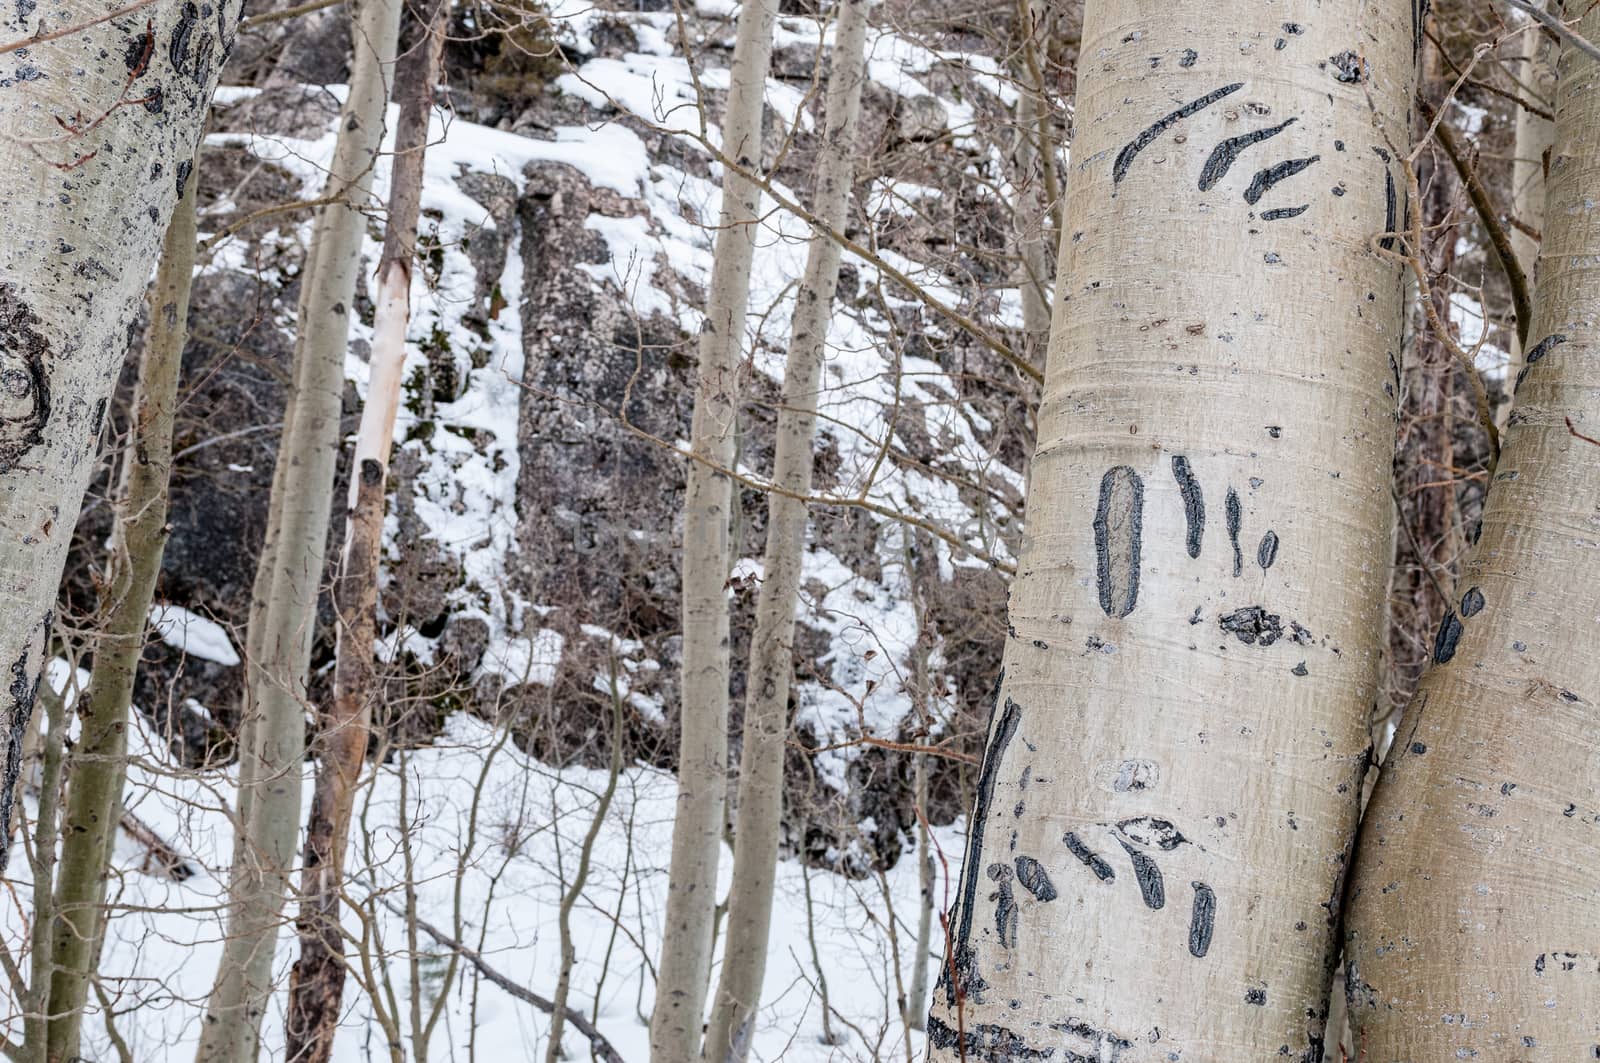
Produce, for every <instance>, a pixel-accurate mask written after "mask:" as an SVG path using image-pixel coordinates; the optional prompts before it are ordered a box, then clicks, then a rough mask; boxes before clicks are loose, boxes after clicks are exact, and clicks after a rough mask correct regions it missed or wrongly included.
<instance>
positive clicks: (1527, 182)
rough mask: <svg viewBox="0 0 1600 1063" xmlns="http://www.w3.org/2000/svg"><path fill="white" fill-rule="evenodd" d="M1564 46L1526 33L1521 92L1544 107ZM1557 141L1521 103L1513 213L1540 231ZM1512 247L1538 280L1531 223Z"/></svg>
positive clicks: (1518, 348)
mask: <svg viewBox="0 0 1600 1063" xmlns="http://www.w3.org/2000/svg"><path fill="white" fill-rule="evenodd" d="M1558 51H1559V49H1558V47H1557V45H1556V42H1555V41H1554V40H1552V39H1551V35H1550V34H1548V33H1546V32H1544V31H1543V30H1542V29H1539V28H1537V27H1534V28H1531V29H1527V30H1524V31H1523V34H1522V62H1521V64H1520V65H1518V66H1517V67H1516V68H1515V69H1516V73H1517V94H1518V95H1519V96H1526V97H1528V98H1529V101H1530V102H1532V103H1535V104H1537V105H1539V106H1541V107H1550V108H1553V107H1554V106H1555V95H1556V93H1555V89H1556V53H1557V52H1558ZM1554 141H1555V123H1553V122H1551V121H1550V120H1549V119H1548V118H1545V117H1543V116H1542V115H1538V114H1535V113H1533V112H1532V111H1530V110H1528V109H1527V108H1526V107H1518V108H1517V126H1516V140H1515V148H1514V149H1513V151H1512V156H1511V214H1512V217H1513V218H1514V219H1515V220H1516V221H1517V222H1519V223H1521V225H1523V226H1526V227H1527V228H1528V229H1532V230H1534V232H1540V231H1542V230H1543V228H1544V196H1545V192H1544V168H1545V165H1546V157H1547V156H1548V155H1549V152H1550V147H1551V144H1552V143H1554ZM1511 248H1512V250H1513V251H1514V252H1515V253H1516V256H1517V261H1518V262H1519V263H1521V265H1522V272H1523V273H1524V274H1525V275H1526V276H1527V277H1528V280H1529V281H1530V282H1532V281H1534V280H1535V279H1536V278H1535V270H1536V268H1537V267H1538V264H1539V241H1538V239H1536V238H1535V237H1534V236H1533V235H1532V234H1531V233H1529V232H1527V231H1526V230H1525V229H1523V228H1520V227H1518V226H1517V225H1513V226H1512V227H1511ZM1511 348H1512V350H1511V366H1510V369H1509V375H1510V379H1512V380H1515V379H1516V375H1517V373H1518V372H1520V371H1521V369H1522V366H1523V364H1524V363H1523V357H1522V344H1520V343H1518V342H1517V341H1516V340H1515V339H1513V340H1512V344H1511ZM1498 412H1499V417H1498V418H1497V420H1498V422H1499V425H1500V428H1501V429H1502V430H1504V429H1505V421H1506V417H1507V415H1508V414H1509V413H1510V412H1511V401H1510V399H1509V398H1508V399H1507V400H1506V402H1505V403H1504V404H1503V405H1502V406H1501V409H1500V410H1499V411H1498Z"/></svg>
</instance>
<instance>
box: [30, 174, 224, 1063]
mask: <svg viewBox="0 0 1600 1063" xmlns="http://www.w3.org/2000/svg"><path fill="white" fill-rule="evenodd" d="M197 160H198V156H197ZM199 183H200V179H199V177H198V175H196V174H194V173H193V172H191V174H190V179H189V181H188V182H187V184H186V186H185V188H184V191H183V197H182V198H181V199H180V200H179V201H178V206H177V209H176V210H174V212H173V215H172V223H171V224H170V225H169V226H168V227H167V235H166V239H165V241H164V242H163V244H162V248H161V260H160V266H159V267H158V268H157V271H156V282H155V286H154V288H152V289H151V292H150V324H149V327H148V328H147V329H146V332H145V341H144V350H143V352H142V354H141V357H140V360H139V379H138V383H137V384H136V386H135V389H134V400H133V411H134V416H133V429H132V434H131V438H130V440H129V444H128V448H127V451H126V452H125V454H124V456H123V459H122V482H121V485H120V490H119V491H118V495H119V497H118V499H117V512H116V522H115V524H114V526H113V528H112V533H111V549H110V551H109V553H110V556H109V558H108V559H107V566H106V567H107V579H106V582H107V584H108V585H109V594H108V595H107V599H106V601H107V609H106V616H105V622H104V626H103V627H102V629H101V630H100V632H99V633H98V635H97V637H96V641H95V648H94V670H93V673H92V676H91V678H90V680H89V689H88V690H87V691H86V692H85V693H84V695H83V697H82V699H81V701H80V705H79V708H78V719H79V721H80V732H79V737H78V742H77V744H76V745H74V746H73V749H72V753H71V756H70V760H69V765H70V766H69V768H68V775H67V802H66V814H65V817H64V819H63V822H62V840H61V860H60V862H59V864H58V865H57V868H56V881H55V904H54V916H55V926H54V930H53V933H54V936H55V945H54V947H53V949H52V950H51V962H52V966H53V968H54V972H53V974H51V975H48V976H47V977H49V979H50V983H51V984H50V1024H49V1058H50V1059H51V1060H67V1059H73V1058H75V1057H76V1056H77V1054H78V1035H79V1031H80V1029H81V1027H82V1024H83V1008H84V1004H85V1002H86V1001H87V999H88V993H89V980H90V978H91V977H92V976H93V974H94V965H95V961H96V953H97V951H98V948H97V946H98V943H99V940H100V933H101V927H102V923H103V919H104V916H103V914H102V908H101V906H102V901H103V897H104V886H103V883H104V881H105V877H106V873H107V870H108V867H109V863H110V859H111V854H112V846H113V844H114V842H115V839H116V832H117V823H118V821H119V819H120V816H119V813H120V811H121V805H122V785H123V781H124V779H125V778H126V777H127V760H126V758H127V748H128V741H127V727H128V711H129V706H130V704H131V702H132V700H133V682H134V674H135V672H136V671H137V669H138V665H139V657H140V655H141V653H142V652H143V650H144V641H145V622H146V619H147V618H148V617H149V615H150V602H151V599H152V598H153V597H154V594H155V588H156V580H157V578H158V577H159V576H160V574H161V555H162V551H163V550H164V549H165V547H166V543H167V486H168V480H169V477H170V474H171V470H172V420H173V414H174V412H175V410H176V408H177V401H178V372H179V369H180V368H181V366H182V365H183V347H184V342H185V340H186V339H187V338H188V335H189V330H188V319H189V292H190V288H191V287H192V281H193V279H194V259H195V217H194V203H195V189H196V187H197V186H198V185H199ZM41 974H42V972H41ZM36 977H37V976H36Z"/></svg>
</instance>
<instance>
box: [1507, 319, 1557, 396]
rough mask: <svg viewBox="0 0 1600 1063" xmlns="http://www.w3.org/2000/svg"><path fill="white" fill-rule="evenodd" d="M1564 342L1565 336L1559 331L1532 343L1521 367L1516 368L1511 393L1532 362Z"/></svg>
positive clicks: (1519, 383)
mask: <svg viewBox="0 0 1600 1063" xmlns="http://www.w3.org/2000/svg"><path fill="white" fill-rule="evenodd" d="M1566 342H1567V337H1566V336H1564V335H1562V334H1561V333H1559V332H1556V333H1553V334H1551V335H1549V336H1546V337H1545V338H1544V339H1542V340H1540V341H1539V342H1538V343H1536V344H1534V345H1533V350H1531V351H1529V352H1528V357H1527V358H1525V359H1523V363H1524V364H1523V366H1522V368H1521V369H1519V370H1517V382H1516V383H1515V384H1513V385H1512V387H1511V391H1512V394H1515V393H1516V390H1517V388H1520V387H1521V386H1522V381H1523V378H1524V377H1526V376H1527V375H1528V370H1530V369H1532V368H1533V363H1535V362H1537V361H1539V359H1541V358H1543V357H1544V356H1545V355H1547V354H1549V353H1550V352H1551V351H1553V350H1555V349H1556V348H1557V347H1559V346H1561V345H1562V344H1563V343H1566Z"/></svg>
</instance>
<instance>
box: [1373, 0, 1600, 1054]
mask: <svg viewBox="0 0 1600 1063" xmlns="http://www.w3.org/2000/svg"><path fill="white" fill-rule="evenodd" d="M1570 13H1571V14H1574V15H1576V14H1582V16H1583V17H1582V19H1581V20H1580V21H1579V22H1578V24H1577V26H1576V29H1577V31H1578V32H1579V33H1580V34H1582V35H1583V36H1585V37H1587V38H1589V39H1590V40H1593V39H1595V36H1596V35H1597V34H1600V10H1596V9H1594V8H1591V7H1582V8H1579V9H1578V10H1575V11H1571V12H1570ZM1560 75H1561V76H1560V87H1559V89H1558V92H1557V106H1556V122H1555V141H1554V146H1553V149H1552V151H1551V153H1550V170H1549V177H1548V185H1547V192H1548V200H1547V202H1546V207H1545V211H1544V228H1543V234H1542V236H1543V239H1542V249H1541V253H1540V262H1539V275H1538V284H1537V290H1536V294H1535V300H1534V302H1535V308H1534V326H1535V327H1534V328H1533V330H1532V331H1531V332H1530V336H1532V337H1534V338H1535V342H1534V343H1533V345H1532V346H1531V347H1530V349H1529V351H1528V358H1527V364H1526V366H1525V367H1524V369H1523V371H1522V372H1521V373H1520V374H1519V376H1520V380H1519V381H1518V386H1517V388H1516V406H1515V408H1514V409H1513V410H1512V413H1511V417H1510V420H1509V424H1508V426H1507V428H1506V432H1505V435H1504V437H1503V441H1504V449H1503V450H1502V451H1501V454H1500V460H1499V462H1498V465H1497V466H1496V472H1495V475H1494V481H1493V484H1492V485H1491V487H1490V490H1489V496H1488V499H1487V501H1486V504H1485V509H1484V514H1483V532H1482V536H1481V538H1480V539H1479V541H1478V543H1477V545H1476V547H1475V548H1474V550H1473V552H1472V554H1471V556H1470V557H1469V559H1468V561H1467V562H1466V565H1465V566H1464V568H1463V571H1462V574H1461V577H1460V580H1459V583H1458V586H1457V589H1456V599H1455V601H1454V602H1453V603H1452V606H1453V608H1452V609H1451V611H1450V612H1449V613H1448V614H1447V615H1446V616H1445V618H1444V622H1443V623H1442V624H1441V625H1440V628H1439V632H1438V636H1437V638H1436V640H1435V643H1434V665H1433V667H1431V668H1430V670H1429V672H1428V674H1427V675H1426V676H1425V677H1424V679H1423V681H1422V684H1421V686H1420V688H1419V689H1418V691H1417V695H1416V697H1415V699H1413V701H1412V703H1411V705H1410V707H1409V708H1408V709H1407V711H1406V715H1405V717H1404V719H1403V720H1402V721H1401V724H1400V729H1399V731H1398V733H1397V734H1396V737H1395V742H1394V745H1393V747H1392V750H1391V752H1390V755H1389V757H1388V758H1387V759H1386V760H1385V762H1384V765H1383V773H1382V775H1381V776H1380V777H1379V780H1378V786H1377V789H1376V791H1375V793H1374V795H1373V798H1372V802H1371V805H1370V807H1369V808H1368V812H1367V817H1366V820H1365V823H1364V826H1363V828H1362V838H1361V844H1360V847H1359V852H1358V866H1357V869H1356V872H1355V875H1354V878H1353V880H1352V889H1351V893H1350V904H1351V911H1350V924H1349V933H1348V936H1347V939H1346V942H1345V951H1346V956H1347V968H1346V983H1347V988H1348V992H1349V1000H1350V1017H1351V1022H1352V1024H1353V1025H1354V1027H1355V1030H1356V1044H1357V1045H1358V1046H1360V1047H1361V1048H1362V1049H1363V1050H1364V1051H1365V1053H1366V1058H1370V1059H1373V1060H1384V1061H1388V1060H1419V1061H1421V1060H1435V1059H1480V1060H1519V1061H1532V1060H1569V1059H1587V1058H1591V1057H1592V1056H1593V1055H1594V1053H1595V1052H1596V1051H1597V1048H1596V1046H1597V1045H1600V1026H1597V1025H1596V1023H1597V1021H1600V1020H1597V1016H1600V978H1597V969H1600V913H1597V912H1596V909H1595V905H1594V888H1593V876H1594V870H1595V869H1596V868H1597V867H1600V840H1597V838H1596V835H1595V824H1596V823H1597V822H1600V802H1597V801H1596V798H1595V794H1594V784H1595V780H1596V778H1600V745H1597V743H1596V741H1595V738H1594V734H1593V722H1594V719H1593V714H1594V706H1595V705H1596V704H1597V703H1600V659H1597V658H1596V656H1595V646H1596V645H1597V636H1600V575H1597V572H1600V569H1597V566H1596V562H1597V560H1600V558H1597V551H1600V547H1597V545H1596V539H1597V531H1600V501H1597V500H1600V443H1597V442H1596V440H1597V439H1600V333H1597V330H1596V324H1595V316H1594V308H1595V306H1596V305H1597V302H1600V276H1597V275H1596V272H1595V269H1594V263H1595V262H1596V261H1600V210H1597V209H1596V201H1597V200H1600V65H1597V64H1596V63H1595V61H1594V60H1593V59H1591V58H1590V57H1588V56H1586V55H1584V54H1583V53H1582V52H1581V51H1579V50H1578V49H1576V48H1569V49H1564V50H1563V52H1562V55H1561V59H1560Z"/></svg>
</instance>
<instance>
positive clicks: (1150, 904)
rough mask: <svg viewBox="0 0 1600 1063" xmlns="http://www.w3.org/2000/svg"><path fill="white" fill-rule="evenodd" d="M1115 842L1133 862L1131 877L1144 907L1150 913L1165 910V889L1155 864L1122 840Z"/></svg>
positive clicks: (1159, 871)
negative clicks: (1137, 888)
mask: <svg viewBox="0 0 1600 1063" xmlns="http://www.w3.org/2000/svg"><path fill="white" fill-rule="evenodd" d="M1117 841H1118V842H1119V843H1120V844H1121V845H1122V848H1123V849H1124V850H1125V851H1126V852H1127V854H1128V859H1129V860H1131V861H1132V862H1133V877H1134V878H1135V879H1136V880H1137V881H1138V883H1139V896H1140V897H1142V898H1144V906H1145V907H1146V908H1148V909H1150V910H1151V911H1152V912H1154V911H1159V910H1161V909H1162V908H1165V907H1166V906H1167V887H1166V883H1165V882H1164V881H1163V880H1162V878H1161V869H1160V868H1159V867H1157V866H1156V862H1155V861H1154V860H1152V859H1150V857H1149V856H1148V855H1146V854H1145V853H1141V852H1140V851H1139V850H1137V849H1135V848H1134V847H1133V846H1131V845H1129V844H1128V843H1127V842H1126V841H1124V840H1123V839H1121V838H1118V839H1117Z"/></svg>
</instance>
